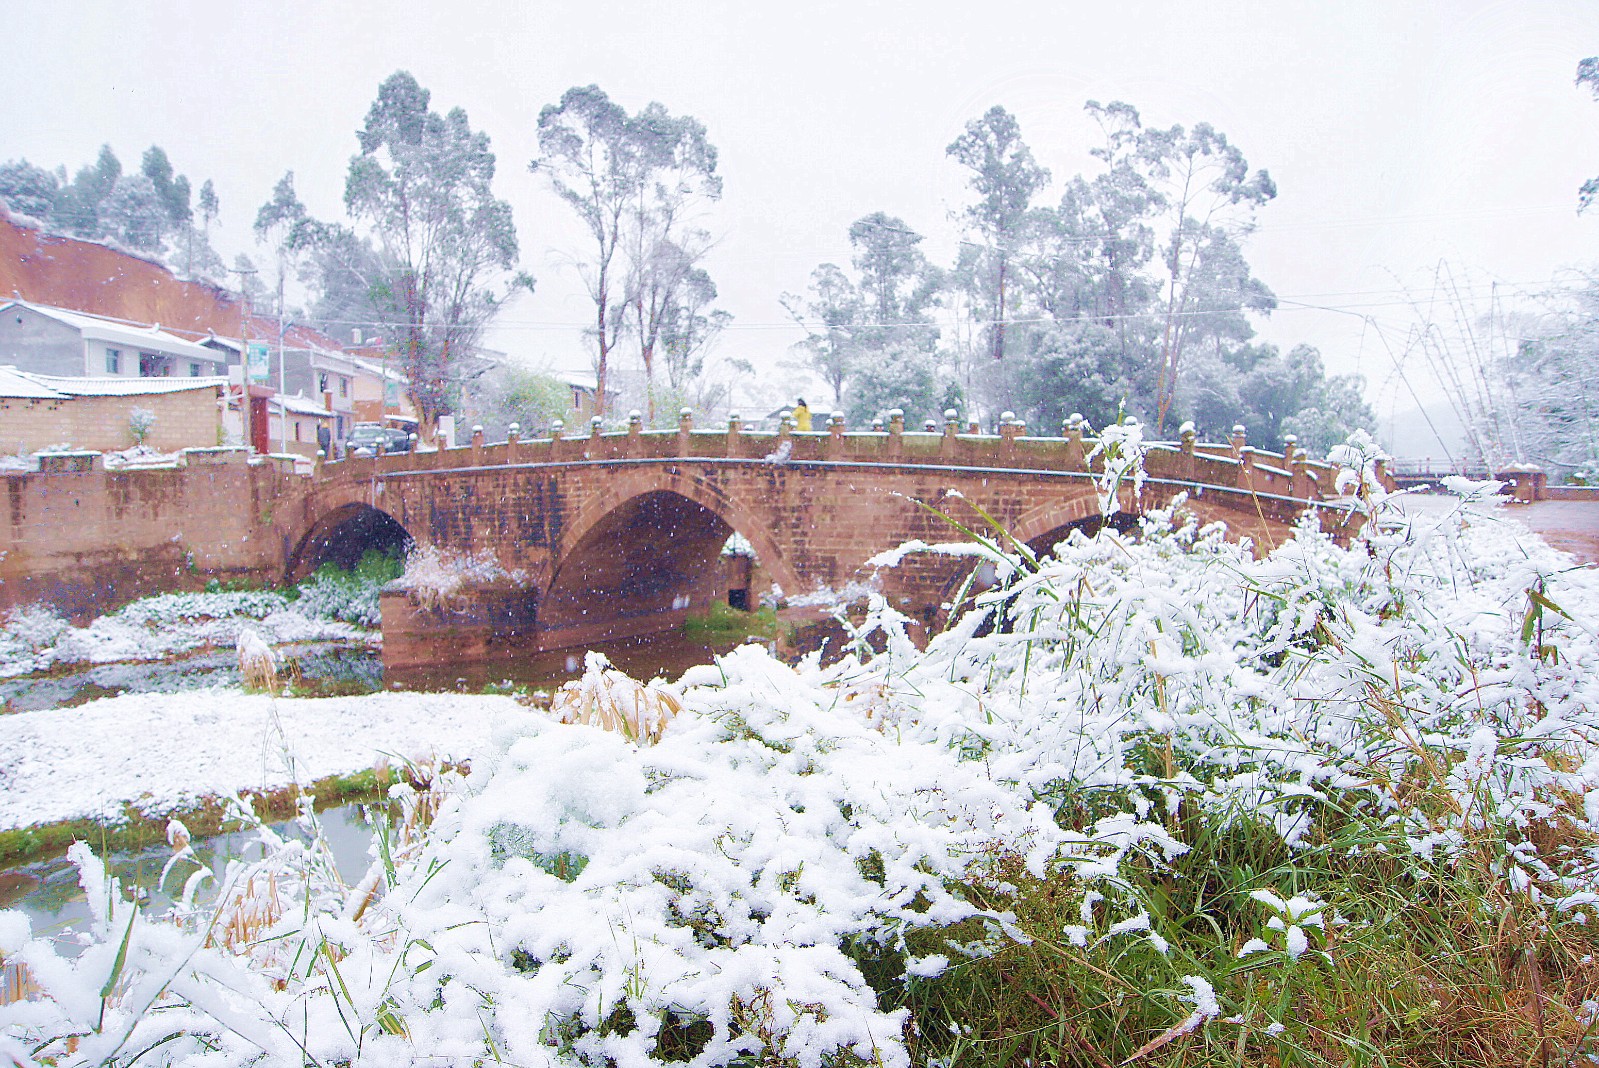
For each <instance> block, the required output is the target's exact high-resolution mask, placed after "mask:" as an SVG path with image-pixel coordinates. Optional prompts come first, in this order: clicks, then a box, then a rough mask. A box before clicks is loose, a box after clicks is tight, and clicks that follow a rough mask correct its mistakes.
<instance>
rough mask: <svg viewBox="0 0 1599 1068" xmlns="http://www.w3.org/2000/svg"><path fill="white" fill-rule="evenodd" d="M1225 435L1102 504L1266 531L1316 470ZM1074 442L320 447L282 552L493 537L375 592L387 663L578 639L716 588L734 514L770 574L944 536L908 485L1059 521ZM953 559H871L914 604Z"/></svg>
mask: <svg viewBox="0 0 1599 1068" xmlns="http://www.w3.org/2000/svg"><path fill="white" fill-rule="evenodd" d="M1241 444H1242V443H1241V442H1236V443H1234V445H1233V446H1230V447H1229V446H1204V445H1199V444H1197V443H1195V442H1194V441H1192V439H1189V440H1188V441H1186V442H1183V443H1180V444H1174V445H1170V446H1163V447H1155V448H1152V449H1151V450H1150V452H1149V453H1148V456H1147V459H1146V468H1147V470H1148V477H1147V480H1146V482H1145V485H1144V491H1143V494H1142V496H1141V498H1138V499H1135V498H1134V497H1133V496H1132V494H1131V492H1130V490H1129V489H1124V492H1123V494H1122V505H1123V508H1124V509H1125V510H1126V511H1128V512H1131V513H1134V514H1137V513H1139V512H1141V511H1142V510H1144V509H1146V508H1152V507H1164V506H1166V505H1167V504H1168V503H1169V501H1170V500H1171V498H1172V497H1173V496H1174V495H1175V494H1176V493H1178V492H1182V491H1187V492H1188V493H1189V494H1190V498H1189V505H1188V506H1189V508H1190V509H1191V510H1192V511H1194V512H1195V513H1197V514H1198V515H1199V516H1200V518H1201V519H1203V520H1206V521H1210V520H1223V521H1225V522H1226V523H1227V524H1228V526H1229V528H1230V529H1231V530H1232V531H1233V532H1235V533H1236V534H1240V535H1248V536H1250V537H1251V538H1253V539H1255V541H1256V542H1257V544H1260V545H1261V546H1262V547H1266V546H1269V545H1271V544H1275V543H1276V542H1278V541H1280V540H1282V539H1283V538H1284V537H1285V536H1286V534H1287V531H1288V529H1289V527H1290V526H1291V525H1292V523H1293V522H1294V521H1295V519H1296V517H1297V516H1298V514H1299V513H1300V512H1301V511H1302V510H1303V508H1304V506H1305V502H1306V501H1307V500H1315V499H1318V498H1322V497H1324V496H1326V495H1327V494H1326V493H1325V491H1324V488H1330V480H1331V472H1330V471H1329V470H1328V469H1326V468H1325V467H1320V466H1319V465H1311V464H1308V463H1306V462H1304V460H1303V459H1302V458H1298V459H1293V460H1290V459H1284V458H1282V457H1277V456H1274V455H1271V454H1254V453H1252V452H1250V451H1249V450H1248V449H1247V448H1239V446H1241ZM1092 448H1093V443H1092V442H1085V441H1083V440H1082V439H1081V438H1080V437H1075V436H1074V437H1069V438H1064V439H1046V438H1028V437H1025V436H1023V435H1022V434H1021V433H1020V428H1014V427H1012V428H1006V432H1005V433H1002V434H1000V435H997V436H990V435H967V434H958V433H956V431H955V428H954V427H947V428H946V429H945V432H944V433H942V434H940V433H922V434H907V433H903V432H902V431H901V429H900V428H899V427H898V426H894V427H891V428H890V430H889V431H888V432H885V433H876V434H844V433H843V432H842V430H841V428H834V429H833V430H832V431H829V432H823V433H812V434H798V433H792V434H790V433H783V434H781V435H775V436H774V435H762V436H753V435H747V434H744V433H742V432H739V431H738V430H736V429H735V430H733V431H732V432H728V433H724V432H720V431H717V432H704V431H692V430H691V428H689V427H688V426H687V425H685V426H684V427H683V428H682V429H681V430H680V431H679V432H677V433H675V434H674V433H648V432H642V431H641V430H640V429H639V428H638V427H637V426H636V425H635V426H634V427H633V428H632V429H631V430H630V431H629V432H627V433H625V434H604V435H601V434H595V435H593V436H590V437H587V438H559V439H550V438H541V439H537V440H530V441H512V442H507V443H504V444H498V445H484V444H483V443H482V442H481V439H479V440H478V441H476V442H475V443H474V444H473V445H472V446H471V447H469V448H463V449H455V450H449V451H446V452H439V453H423V454H416V455H402V456H393V457H381V458H377V459H360V458H357V459H351V460H346V461H344V462H342V463H339V464H330V465H327V466H326V467H325V468H324V471H323V477H321V478H320V479H319V480H317V481H316V482H315V483H314V485H313V486H312V488H311V489H310V491H309V493H308V494H307V496H306V501H305V504H304V506H303V507H302V508H301V509H300V514H301V515H302V516H303V517H304V519H305V523H306V525H305V526H304V527H303V528H301V531H300V532H299V533H297V534H296V535H295V536H294V537H293V538H292V539H291V540H293V541H294V543H295V546H296V547H295V549H294V550H293V552H292V553H291V557H290V559H289V561H288V570H289V572H290V573H291V575H295V576H297V575H300V574H303V573H306V572H308V571H309V570H311V569H312V568H314V567H315V566H316V564H317V563H318V562H319V561H320V560H321V559H323V558H324V557H325V556H326V555H327V553H328V552H329V551H330V548H331V547H332V546H333V545H334V544H335V543H337V542H338V540H339V539H340V538H341V536H342V534H341V527H342V526H343V525H344V524H346V523H348V522H350V521H351V520H352V519H354V518H357V517H360V516H362V515H368V516H369V515H370V511H369V510H370V509H376V510H378V511H381V512H382V513H384V514H386V515H387V516H389V517H392V519H393V520H394V521H396V522H397V523H398V524H399V525H400V526H402V527H403V528H404V530H405V531H406V533H407V534H408V535H409V536H410V537H411V538H413V539H414V540H415V541H416V542H417V543H418V544H419V545H424V546H428V545H431V546H434V547H436V548H438V549H440V550H443V551H444V552H446V553H449V554H455V555H463V554H474V555H475V556H476V557H478V558H479V559H480V560H487V559H492V560H493V561H495V562H496V563H497V564H498V565H499V567H500V568H502V569H503V570H504V571H505V572H507V573H510V574H509V575H508V576H506V577H503V578H501V579H498V580H494V579H490V580H486V581H483V582H480V583H478V584H477V586H476V588H475V589H474V591H473V592H472V593H470V594H467V595H464V596H462V597H458V598H457V599H456V600H455V601H454V602H453V604H452V605H450V606H446V607H444V608H442V609H440V608H437V607H434V608H432V609H428V610H423V608H422V607H421V606H420V605H419V604H418V603H417V602H418V598H416V597H414V596H413V597H411V598H409V599H407V598H405V597H403V596H399V595H389V596H386V597H385V599H384V605H385V608H384V610H385V618H384V624H385V647H386V648H385V659H386V660H387V661H388V662H389V663H390V664H391V666H405V665H407V664H410V663H424V662H428V661H430V660H434V659H437V657H438V656H439V652H440V649H439V646H441V645H442V646H443V647H444V649H445V651H446V652H447V653H448V654H449V655H454V656H459V657H460V658H462V659H466V658H471V657H477V656H488V657H492V656H494V655H496V653H497V652H506V653H511V652H513V651H514V650H516V649H526V648H528V647H529V645H530V644H531V645H534V646H536V647H538V648H545V649H547V648H562V647H568V646H574V645H582V644H585V643H589V642H593V641H596V640H598V639H600V638H602V637H621V636H626V635H629V634H634V633H643V632H648V631H654V630H659V629H664V628H666V627H670V626H674V625H676V624H678V623H680V622H681V621H682V619H683V618H685V617H686V616H687V615H688V614H690V613H692V612H703V611H704V610H705V609H706V608H707V606H708V604H709V602H711V601H712V600H717V599H723V598H725V596H726V592H727V591H725V590H723V589H720V584H721V579H720V568H719V567H718V566H717V565H718V553H719V551H720V548H721V546H722V544H723V543H724V542H725V541H726V539H727V537H728V535H729V534H730V533H732V532H733V531H737V532H738V533H740V534H743V535H744V536H745V537H746V538H748V539H749V541H750V543H751V545H752V546H753V548H754V550H755V553H756V555H757V557H758V559H759V560H760V563H761V566H762V568H763V569H764V570H765V572H766V573H767V574H768V575H770V576H771V577H772V579H773V580H774V581H775V582H776V583H777V584H778V585H779V586H781V587H782V589H783V591H784V592H785V593H786V594H788V595H791V596H792V595H794V594H799V593H807V592H810V591H812V590H815V589H817V588H819V587H827V588H831V589H840V588H842V587H844V586H845V585H846V584H847V583H849V582H851V581H852V580H870V579H871V578H872V575H871V573H870V572H868V571H866V570H864V569H863V567H864V564H865V562H866V561H867V560H868V559H870V558H871V557H873V556H874V555H876V554H878V553H880V552H882V551H883V550H885V549H890V548H893V547H894V546H896V545H899V544H901V543H903V542H905V541H909V540H913V539H919V540H921V541H925V542H929V543H937V542H950V541H961V540H964V536H963V535H962V534H961V533H960V531H959V530H957V529H956V528H955V527H954V526H952V525H951V524H950V523H949V522H947V521H946V520H944V519H942V518H940V517H939V516H938V515H936V514H934V513H933V512H932V511H930V510H929V509H928V508H925V507H923V505H927V506H931V507H932V508H938V509H942V510H943V511H945V512H946V513H948V514H949V515H950V516H951V517H952V518H954V519H956V520H958V521H960V522H962V523H965V524H967V525H968V526H970V525H971V524H973V523H982V522H983V521H982V520H981V519H980V517H979V516H978V514H977V512H976V511H975V509H974V507H973V506H976V507H978V508H981V509H982V510H983V511H984V512H986V513H987V514H988V515H989V516H991V517H993V519H994V520H995V521H997V522H998V523H999V524H1001V525H1002V526H1003V527H1004V528H1005V529H1006V530H1007V531H1009V532H1010V533H1011V534H1012V535H1013V536H1015V537H1016V538H1017V539H1018V540H1021V541H1023V542H1029V543H1032V544H1033V546H1034V547H1035V548H1047V547H1048V546H1049V545H1051V544H1053V541H1054V540H1056V539H1058V538H1059V537H1061V536H1064V534H1065V532H1066V529H1067V528H1069V527H1072V526H1074V525H1085V524H1093V523H1097V521H1098V518H1099V504H1098V499H1097V497H1096V493H1095V486H1094V482H1093V475H1091V474H1090V473H1089V470H1088V466H1089V464H1088V455H1089V453H1090V451H1091V450H1092ZM768 455H771V458H770V459H768V458H767V457H768ZM779 457H780V458H781V459H779ZM1271 461H1275V462H1271ZM1095 466H1096V467H1097V466H1098V463H1097V462H1096V463H1095ZM918 502H919V503H918ZM969 566H970V564H969V562H963V561H960V560H957V559H951V558H949V557H934V556H927V555H918V556H912V557H908V558H907V559H906V562H905V563H904V564H902V565H901V566H900V567H899V568H897V569H894V570H892V571H885V572H883V573H882V575H881V576H880V577H879V579H880V581H881V584H882V586H883V588H884V590H885V592H886V593H888V594H889V595H890V596H891V597H892V598H893V599H895V600H896V601H897V602H898V603H899V605H900V606H901V607H902V608H903V609H905V610H906V611H908V612H909V613H910V614H912V615H917V616H921V617H922V618H930V617H931V616H932V614H934V613H935V612H936V611H937V610H938V608H939V606H940V605H941V604H942V603H943V602H944V601H945V600H947V599H948V596H949V593H950V591H951V589H952V588H953V585H954V583H955V581H956V579H957V578H958V576H959V575H960V574H961V573H963V572H964V570H965V568H967V567H969ZM755 592H756V593H757V594H758V593H759V592H761V591H755Z"/></svg>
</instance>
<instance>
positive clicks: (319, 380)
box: [316, 371, 328, 393]
mask: <svg viewBox="0 0 1599 1068" xmlns="http://www.w3.org/2000/svg"><path fill="white" fill-rule="evenodd" d="M316 391H317V392H318V393H326V392H327V391H328V373H327V372H326V371H318V372H317V373H316Z"/></svg>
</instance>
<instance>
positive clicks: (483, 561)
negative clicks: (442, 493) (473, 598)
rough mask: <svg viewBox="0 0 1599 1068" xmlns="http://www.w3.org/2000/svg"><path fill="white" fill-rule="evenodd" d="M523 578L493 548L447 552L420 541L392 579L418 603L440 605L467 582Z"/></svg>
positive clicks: (467, 583)
mask: <svg viewBox="0 0 1599 1068" xmlns="http://www.w3.org/2000/svg"><path fill="white" fill-rule="evenodd" d="M524 581H526V576H525V575H524V574H523V573H522V572H520V571H508V570H506V569H505V568H504V567H502V566H501V565H500V561H499V558H498V557H496V556H495V555H494V553H493V552H490V551H484V552H481V553H451V552H448V551H445V550H441V549H439V548H438V547H437V546H434V545H422V546H418V547H417V548H415V549H413V550H412V551H411V553H410V555H408V556H407V557H406V560H405V572H404V574H402V575H401V576H400V577H399V578H398V579H397V580H395V586H396V587H398V588H400V589H404V590H408V591H410V594H411V597H412V598H413V599H414V600H415V601H416V603H417V605H418V606H420V607H422V608H425V609H440V608H444V607H447V606H448V605H449V604H450V603H451V601H453V600H454V598H455V595H456V594H458V593H460V592H461V590H462V589H463V588H464V587H466V586H468V585H471V584H487V583H493V582H510V583H513V584H519V583H522V582H524Z"/></svg>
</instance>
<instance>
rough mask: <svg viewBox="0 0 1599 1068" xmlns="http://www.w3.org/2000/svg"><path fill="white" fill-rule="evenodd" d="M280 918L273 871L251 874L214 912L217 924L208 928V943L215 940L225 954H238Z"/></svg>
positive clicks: (275, 878)
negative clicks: (221, 906) (224, 950)
mask: <svg viewBox="0 0 1599 1068" xmlns="http://www.w3.org/2000/svg"><path fill="white" fill-rule="evenodd" d="M282 915H283V899H282V897H281V896H280V895H279V893H278V873H277V872H252V873H251V875H250V878H249V879H247V880H246V881H245V884H244V886H242V887H240V888H239V891H238V892H237V893H236V894H234V895H233V897H232V899H231V900H229V901H228V903H227V904H226V905H225V906H224V907H223V908H221V909H220V910H218V922H217V924H216V925H215V927H213V929H212V935H211V938H210V939H209V940H208V941H209V944H212V945H215V944H216V943H217V942H218V941H219V939H218V938H217V932H218V931H220V932H221V938H220V942H221V944H222V946H223V948H225V949H227V950H228V951H229V952H233V953H238V952H240V951H242V950H244V949H246V948H248V947H249V946H250V945H251V943H253V942H255V941H256V939H257V938H259V937H260V935H261V932H263V931H265V930H267V929H268V928H269V927H271V926H272V925H273V924H274V923H277V922H278V919H279V918H280V917H281V916H282Z"/></svg>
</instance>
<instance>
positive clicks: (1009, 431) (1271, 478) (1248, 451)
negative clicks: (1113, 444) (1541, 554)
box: [323, 410, 1386, 501]
mask: <svg viewBox="0 0 1599 1068" xmlns="http://www.w3.org/2000/svg"><path fill="white" fill-rule="evenodd" d="M1062 429H1063V434H1062V436H1060V437H1037V436H1032V435H1029V434H1028V433H1027V427H1026V426H1025V425H1023V424H1022V423H1021V422H1019V421H1017V420H1015V419H1009V418H1007V419H1005V420H1003V421H1002V422H1001V425H1000V427H999V433H997V434H989V433H983V432H981V431H980V430H979V428H978V427H977V426H976V425H975V424H971V425H967V426H965V427H963V426H962V425H961V424H959V423H958V422H956V421H955V420H954V419H952V418H946V420H945V422H944V424H943V427H942V428H941V429H939V428H936V427H935V428H934V429H930V430H929V429H923V430H920V431H916V430H907V429H906V427H905V422H904V418H903V417H902V416H897V415H896V416H894V417H892V418H891V419H890V420H889V421H888V422H887V424H886V425H885V426H884V427H883V428H882V429H881V430H876V429H874V430H871V431H850V430H846V429H845V427H844V423H843V420H842V419H841V418H839V417H837V416H834V417H832V418H831V419H829V420H828V423H827V426H826V428H825V429H823V430H819V431H805V432H802V431H798V430H795V429H794V428H793V427H792V425H789V424H785V425H783V426H782V427H781V428H780V429H779V430H777V431H776V432H771V431H755V430H752V429H750V428H749V427H746V426H745V425H744V424H743V423H742V422H741V421H740V420H739V418H738V417H737V416H736V415H735V416H733V417H732V418H730V419H729V420H728V422H727V424H726V426H725V428H721V429H715V430H703V429H696V428H695V427H694V425H693V417H692V415H691V414H690V413H689V412H687V411H686V410H685V411H684V413H683V414H682V416H681V417H680V419H679V423H678V427H677V429H676V430H646V429H644V427H643V421H642V419H641V418H640V417H639V415H638V413H637V412H635V413H633V415H632V417H631V418H630V420H629V424H628V427H627V429H625V430H612V431H606V430H603V429H602V427H601V425H600V422H599V420H598V419H596V420H594V421H593V422H592V423H591V425H590V428H589V432H588V433H587V434H585V435H582V436H569V435H568V434H567V433H566V432H565V428H564V427H563V426H562V425H561V424H560V423H556V424H555V426H554V427H553V428H552V430H551V431H550V432H548V433H545V434H542V435H540V436H537V437H529V438H523V437H521V436H520V435H519V434H518V433H517V428H516V426H515V425H514V424H513V425H512V428H511V433H510V436H509V438H508V440H506V441H504V442H498V443H493V444H491V443H488V442H486V441H485V439H484V435H483V431H482V430H481V428H474V431H473V434H472V439H471V443H470V444H469V445H464V446H458V447H456V448H451V449H441V450H438V451H432V452H414V453H396V454H390V455H384V456H379V457H353V458H350V459H348V460H346V461H343V462H339V463H333V464H326V465H323V469H324V470H327V472H328V473H329V474H332V473H333V471H334V470H339V469H343V473H347V474H357V472H358V471H359V469H360V468H361V467H363V466H367V465H370V470H371V471H372V473H374V474H376V473H379V472H382V473H384V474H388V473H399V472H424V471H432V470H437V471H446V470H450V471H458V470H461V469H463V468H478V467H500V466H506V465H522V464H561V463H583V462H596V461H598V462H605V461H620V460H670V459H720V460H728V459H733V460H766V461H769V462H773V463H804V462H825V463H839V464H877V465H893V466H920V465H933V466H943V467H959V468H968V469H983V468H992V469H1003V470H1009V471H1016V470H1032V471H1066V472H1083V473H1085V474H1086V473H1089V472H1091V471H1097V470H1101V469H1102V464H1096V463H1095V459H1094V458H1095V450H1096V448H1097V446H1098V444H1099V442H1098V441H1097V440H1096V439H1095V438H1093V437H1091V436H1089V433H1088V432H1089V429H1090V428H1089V426H1088V424H1087V422H1086V421H1083V420H1081V419H1078V420H1076V421H1068V422H1067V424H1066V425H1065V426H1064V427H1063V428H1062ZM1144 448H1145V450H1146V451H1145V458H1144V467H1145V472H1146V475H1147V477H1148V478H1150V479H1153V480H1157V481H1162V482H1171V483H1178V484H1192V485H1194V486H1196V487H1205V486H1217V487H1226V488H1229V489H1237V490H1242V491H1244V492H1247V493H1252V494H1257V495H1260V496H1264V497H1276V498H1282V499H1293V500H1301V501H1318V500H1326V499H1328V498H1330V497H1333V496H1336V495H1337V494H1336V489H1335V479H1336V471H1337V468H1336V467H1335V466H1333V465H1329V464H1326V463H1322V462H1319V461H1313V460H1311V459H1310V458H1309V457H1308V455H1307V454H1306V452H1305V450H1303V449H1299V448H1296V447H1295V446H1294V444H1293V442H1292V439H1290V443H1289V447H1288V450H1287V452H1285V453H1277V452H1270V451H1267V450H1263V449H1256V448H1253V447H1251V446H1250V445H1248V444H1247V443H1246V439H1245V436H1244V429H1243V428H1242V427H1235V428H1234V431H1233V434H1232V436H1231V438H1230V439H1229V440H1228V441H1227V442H1224V443H1206V442H1200V441H1198V440H1197V437H1196V435H1195V434H1194V433H1193V432H1192V431H1191V430H1186V432H1185V433H1183V434H1182V436H1181V437H1180V438H1179V439H1177V440H1176V441H1157V442H1146V443H1145V445H1144ZM360 474H365V472H360ZM1378 477H1379V478H1383V479H1384V481H1386V477H1385V475H1384V473H1383V471H1382V469H1381V464H1380V462H1379V465H1378Z"/></svg>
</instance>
